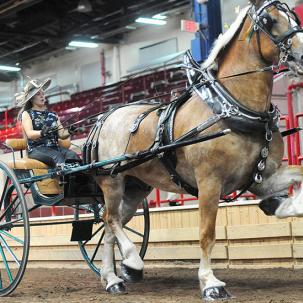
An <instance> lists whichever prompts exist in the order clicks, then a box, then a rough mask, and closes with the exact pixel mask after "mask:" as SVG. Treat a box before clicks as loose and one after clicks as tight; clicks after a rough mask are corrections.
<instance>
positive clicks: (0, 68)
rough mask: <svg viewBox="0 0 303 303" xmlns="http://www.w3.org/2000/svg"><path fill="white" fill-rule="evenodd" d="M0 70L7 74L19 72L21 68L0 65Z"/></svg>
mask: <svg viewBox="0 0 303 303" xmlns="http://www.w3.org/2000/svg"><path fill="white" fill-rule="evenodd" d="M0 70H5V71H8V72H19V71H20V70H21V68H20V67H16V66H8V65H0Z"/></svg>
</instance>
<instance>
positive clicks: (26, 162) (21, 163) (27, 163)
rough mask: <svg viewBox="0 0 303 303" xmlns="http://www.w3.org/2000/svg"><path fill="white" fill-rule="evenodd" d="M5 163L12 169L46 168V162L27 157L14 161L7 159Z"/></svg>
mask: <svg viewBox="0 0 303 303" xmlns="http://www.w3.org/2000/svg"><path fill="white" fill-rule="evenodd" d="M7 165H8V166H9V167H10V168H12V169H26V170H28V169H48V166H47V164H45V163H43V162H41V161H38V160H35V159H30V158H28V157H24V158H22V159H18V160H16V161H15V162H14V161H8V162H7Z"/></svg>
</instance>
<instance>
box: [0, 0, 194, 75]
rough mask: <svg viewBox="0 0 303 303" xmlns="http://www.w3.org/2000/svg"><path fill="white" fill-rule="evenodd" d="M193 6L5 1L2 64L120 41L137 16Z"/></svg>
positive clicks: (152, 1)
mask: <svg viewBox="0 0 303 303" xmlns="http://www.w3.org/2000/svg"><path fill="white" fill-rule="evenodd" d="M189 5H190V0H144V1H142V0H137V1H135V0H0V65H14V64H16V63H17V62H18V63H19V64H21V65H22V64H26V62H29V61H30V60H32V59H34V58H37V57H39V56H42V55H46V54H48V53H51V52H54V51H56V50H60V49H64V48H65V47H66V46H67V44H68V43H69V42H70V41H71V40H75V39H81V40H83V39H87V40H88V39H92V38H93V40H94V42H97V43H117V42H118V41H120V40H121V39H122V38H123V34H125V33H126V32H128V31H130V30H131V29H130V28H129V26H130V25H132V24H133V23H134V21H135V19H136V18H138V17H140V16H144V17H151V16H153V15H155V14H158V13H162V12H167V11H172V10H178V9H181V8H184V7H185V6H188V7H189ZM9 74H11V73H6V76H8V77H9ZM3 76H5V75H4V74H3V73H2V77H3ZM0 78H1V77H0ZM0 81H1V79H0ZM2 81H3V79H2Z"/></svg>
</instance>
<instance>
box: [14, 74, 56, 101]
mask: <svg viewBox="0 0 303 303" xmlns="http://www.w3.org/2000/svg"><path fill="white" fill-rule="evenodd" d="M50 84H51V79H49V78H48V79H46V80H45V81H43V82H41V81H40V80H37V79H31V80H30V81H28V82H27V83H26V85H25V86H24V89H23V91H22V92H21V93H17V94H15V97H16V106H17V107H21V106H23V105H24V104H25V103H26V102H27V101H28V100H30V99H31V98H32V97H34V96H35V95H36V94H37V93H38V92H39V91H40V90H41V89H43V90H46V89H47V88H48V87H49V85H50Z"/></svg>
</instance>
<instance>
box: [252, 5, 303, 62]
mask: <svg viewBox="0 0 303 303" xmlns="http://www.w3.org/2000/svg"><path fill="white" fill-rule="evenodd" d="M270 7H275V8H276V9H277V10H279V11H282V12H284V13H285V15H286V16H287V18H288V24H289V28H288V30H287V31H286V32H285V33H283V34H282V35H281V36H279V37H277V36H275V35H274V34H273V33H272V28H273V26H274V24H275V22H276V20H274V19H273V18H272V16H271V15H270V14H269V13H268V8H270ZM248 16H249V17H250V19H251V21H252V24H253V26H252V29H251V32H250V34H249V35H250V38H251V37H252V35H253V34H254V33H256V35H257V42H258V47H259V52H260V55H261V58H262V59H263V60H264V61H265V62H268V61H267V60H266V59H265V58H264V56H263V55H262V51H261V45H260V32H263V33H264V34H265V35H266V36H267V37H268V38H269V39H270V40H271V41H272V42H273V43H274V44H275V45H276V47H277V48H278V49H279V51H280V55H279V63H278V66H280V65H283V64H285V63H286V62H287V61H292V60H293V59H294V57H293V55H292V51H291V46H292V39H291V38H292V37H293V36H294V35H296V34H297V33H302V32H303V29H302V28H301V27H300V25H301V22H300V19H299V18H298V16H297V14H296V13H295V12H294V11H292V10H291V9H290V8H289V6H288V5H287V4H286V3H281V2H280V1H278V0H270V1H265V2H264V3H263V5H262V6H261V7H260V8H258V9H256V7H255V6H252V7H251V9H250V10H249V12H248ZM291 20H293V21H294V26H292V22H291Z"/></svg>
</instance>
